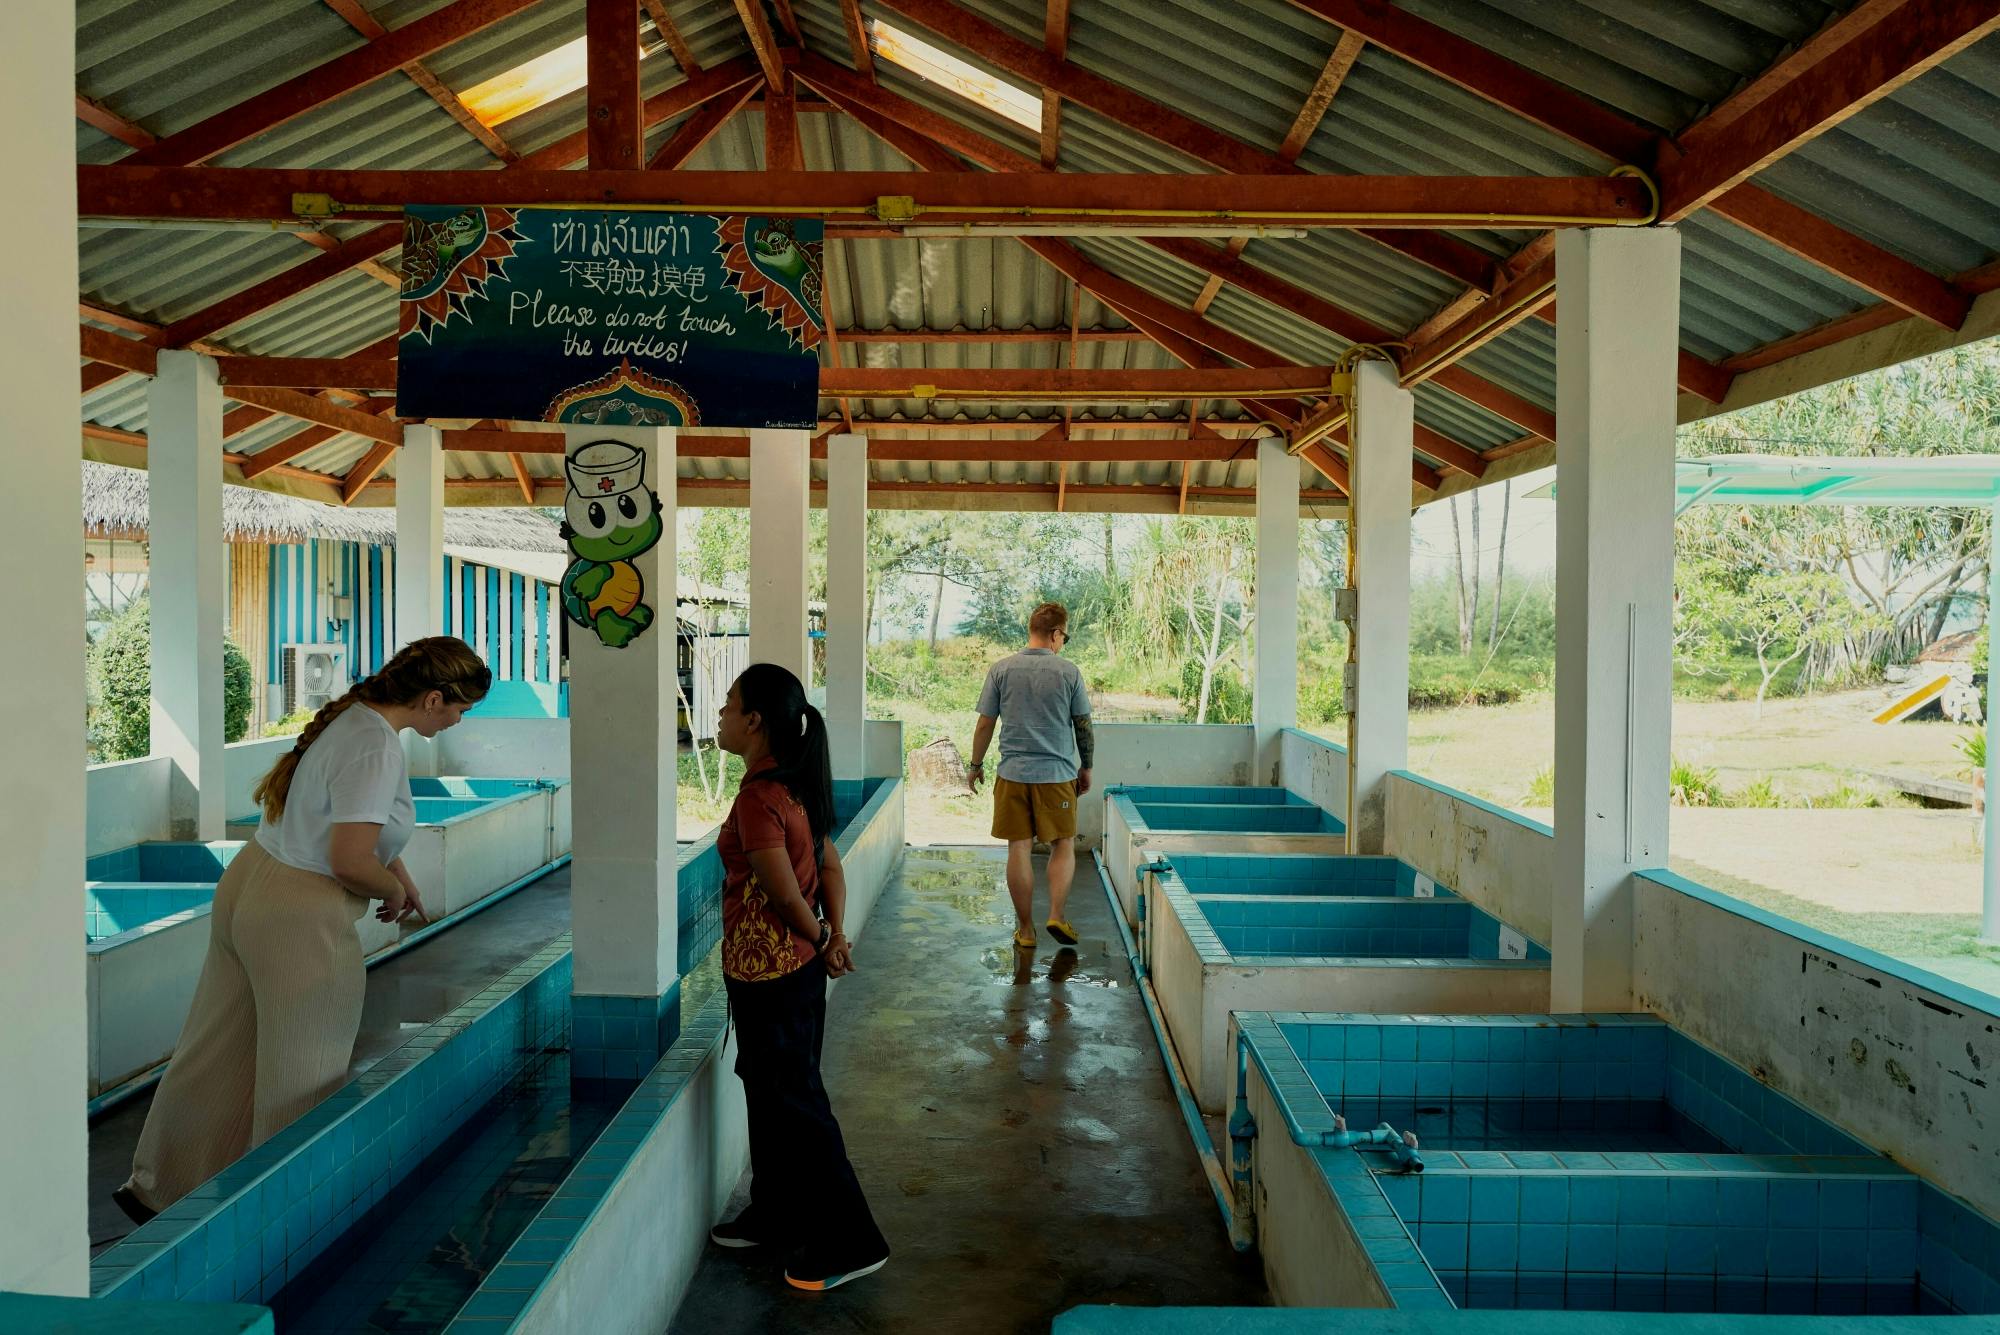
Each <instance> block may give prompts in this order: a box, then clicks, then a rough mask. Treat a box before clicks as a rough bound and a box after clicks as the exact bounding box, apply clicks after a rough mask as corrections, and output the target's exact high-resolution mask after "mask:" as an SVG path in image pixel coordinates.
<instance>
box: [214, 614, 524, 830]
mask: <svg viewBox="0 0 2000 1335" xmlns="http://www.w3.org/2000/svg"><path fill="white" fill-rule="evenodd" d="M484 669H485V664H484V663H483V662H481V660H480V658H479V655H477V654H475V653H473V652H472V646H470V645H468V644H467V643H466V642H465V641H464V640H461V639H458V638H457V637H455V636H451V635H433V636H430V637H428V638H426V639H421V640H412V641H410V643H408V644H406V645H404V646H403V647H402V648H401V649H399V650H397V651H396V654H395V656H394V657H392V658H390V660H389V661H388V662H386V663H384V664H383V665H382V666H381V667H380V668H379V669H377V670H376V671H375V672H374V673H372V674H370V675H369V676H366V677H363V678H362V679H361V680H360V681H358V682H356V683H354V685H352V686H350V687H349V688H348V689H347V693H346V694H344V695H342V696H341V697H340V698H339V699H337V700H329V701H327V702H326V703H325V704H324V705H321V706H320V709H319V712H318V713H316V714H314V715H313V717H312V722H310V723H308V724H307V725H306V727H305V731H304V732H301V733H300V734H299V740H298V741H297V742H296V743H294V744H293V746H292V749H291V750H289V751H287V752H285V754H284V755H282V756H279V757H278V763H277V764H275V765H273V766H271V770H270V772H269V773H268V774H266V775H265V776H264V777H263V778H262V779H259V780H258V781H257V786H256V787H255V788H253V789H252V790H251V792H250V795H251V797H253V798H255V799H256V801H257V804H258V805H259V806H260V807H262V808H263V811H264V819H265V820H266V821H272V822H275V821H280V820H283V819H284V816H285V799H286V798H287V797H289V796H290V795H291V791H292V775H293V774H294V773H295V772H296V771H297V770H298V767H299V760H300V758H301V757H303V756H304V755H305V753H306V752H307V751H308V750H310V749H311V747H312V744H313V743H314V742H316V741H318V740H319V735H320V734H321V733H323V732H325V731H326V729H327V726H328V725H329V724H331V723H332V722H333V721H334V720H335V719H337V718H339V717H340V716H341V715H342V714H345V713H346V712H347V711H348V710H349V709H351V708H353V707H354V706H355V705H356V704H359V703H366V704H376V705H400V704H409V703H411V702H412V701H415V700H420V699H422V698H423V697H424V696H425V695H426V694H427V693H429V692H431V691H442V692H443V693H444V694H445V695H446V696H448V697H449V698H450V699H451V700H452V701H453V702H454V703H456V704H476V703H478V702H479V700H481V699H482V698H484V697H485V695H486V689H485V688H484V687H480V686H478V685H477V683H476V681H474V680H473V678H474V677H475V675H476V674H478V673H480V672H483V671H484ZM488 680H489V681H490V677H489V678H488Z"/></svg>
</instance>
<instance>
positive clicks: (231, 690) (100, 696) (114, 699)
mask: <svg viewBox="0 0 2000 1335" xmlns="http://www.w3.org/2000/svg"><path fill="white" fill-rule="evenodd" d="M152 656H153V621H152V605H151V603H150V602H149V601H148V600H146V599H144V598H141V599H139V600H138V601H137V602H134V603H133V604H132V605H131V606H129V607H127V608H126V609H125V610H124V611H123V612H120V613H119V614H118V615H117V616H116V617H114V618H112V621H111V624H110V625H108V626H106V627H105V628H104V633H103V635H101V636H100V637H99V638H98V641H97V645H96V647H95V648H94V649H92V651H91V655H90V674H91V679H92V685H93V687H94V688H95V691H96V695H97V701H98V708H99V710H100V711H101V718H100V721H99V725H98V727H97V729H96V735H97V736H98V737H99V738H100V739H101V742H102V749H103V754H104V758H105V759H106V760H131V759H134V758H135V757H138V756H143V755H150V754H151V753H152V749H153V719H152V713H153V657H152ZM254 690H255V684H254V683H253V681H252V680H251V672H250V660H249V659H248V658H247V657H245V656H244V653H243V651H242V650H241V649H239V648H237V647H236V646H235V644H233V643H231V642H230V641H228V640H224V641H223V642H222V739H223V740H224V741H226V742H238V741H241V740H243V735H244V734H245V733H247V732H248V731H250V709H251V704H252V701H253V697H254Z"/></svg>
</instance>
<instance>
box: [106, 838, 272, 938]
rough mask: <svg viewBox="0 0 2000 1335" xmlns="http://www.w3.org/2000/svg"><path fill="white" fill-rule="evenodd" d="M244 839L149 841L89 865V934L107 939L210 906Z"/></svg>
mask: <svg viewBox="0 0 2000 1335" xmlns="http://www.w3.org/2000/svg"><path fill="white" fill-rule="evenodd" d="M242 847H243V845H242V844H241V843H240V842H218V843H167V842H161V843H148V844H135V845H133V846H132V847H130V848H121V849H119V850H117V851H116V852H113V853H101V854H99V855H97V856H95V857H92V858H90V859H89V860H88V861H87V862H86V864H85V875H86V876H87V877H88V878H89V879H87V880H86V881H85V882H84V885H83V898H84V937H85V939H86V940H89V941H102V940H104V939H105V938H107V937H112V936H116V935H118V934H119V933H121V932H129V931H132V930H133V929H134V928H138V927H144V926H146V925H147V924H148V923H154V922H158V921H159V920H160V919H162V918H168V917H172V916H173V915H174V914H176V913H185V912H187V911H188V910H189V909H197V908H201V907H203V906H205V905H207V904H208V903H209V902H210V901H211V900H213V899H214V898H215V883H216V882H217V881H218V880H220V879H221V878H222V872H223V869H224V868H226V867H227V866H228V865H229V862H230V859H232V858H234V857H235V856H236V852H237V850H238V849H240V848H242Z"/></svg>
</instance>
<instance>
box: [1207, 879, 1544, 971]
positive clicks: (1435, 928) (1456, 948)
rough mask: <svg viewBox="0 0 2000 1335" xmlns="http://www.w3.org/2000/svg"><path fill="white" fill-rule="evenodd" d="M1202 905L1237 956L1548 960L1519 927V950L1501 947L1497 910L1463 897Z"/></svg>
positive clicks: (1266, 899)
mask: <svg viewBox="0 0 2000 1335" xmlns="http://www.w3.org/2000/svg"><path fill="white" fill-rule="evenodd" d="M1193 898H1194V903H1195V905H1196V907H1197V908H1198V909H1199V910H1200V911H1201V914H1202V916H1203V917H1205V918H1206V919H1207V920H1208V924H1209V926H1210V927H1211V928H1213V929H1214V931H1215V935H1216V937H1217V938H1218V939H1219V940H1220V941H1221V942H1222V946H1223V948H1224V949H1225V950H1227V951H1228V952H1229V953H1230V955H1231V956H1233V957H1235V958H1238V959H1249V958H1258V957H1266V956H1286V957H1294V956H1305V957H1332V956H1347V957H1352V958H1398V959H1401V958H1423V959H1441V960H1499V959H1509V958H1511V959H1528V960H1544V961H1545V960H1547V959H1548V957H1549V954H1548V952H1547V951H1546V950H1543V949H1542V948H1541V947H1540V946H1538V945H1536V944H1534V943H1533V942H1531V941H1528V940H1527V939H1526V938H1525V937H1520V936H1519V935H1518V934H1516V935H1515V938H1514V939H1516V940H1518V941H1519V942H1520V943H1521V944H1520V947H1519V953H1511V954H1510V953H1505V952H1503V951H1502V949H1501V932H1502V931H1503V928H1502V927H1501V924H1500V922H1499V920H1498V919H1497V918H1494V917H1493V916H1492V915H1490V914H1488V913H1485V912H1483V911H1482V910H1480V909H1477V908H1475V907H1473V906H1472V905H1471V904H1468V903H1467V902H1466V901H1464V900H1462V899H1458V898H1456V897H1450V898H1445V899H1399V898H1394V897H1391V896H1375V897H1368V898H1336V897H1324V896H1320V897H1307V896H1300V895H1200V894H1197V895H1195V896H1194V897H1193Z"/></svg>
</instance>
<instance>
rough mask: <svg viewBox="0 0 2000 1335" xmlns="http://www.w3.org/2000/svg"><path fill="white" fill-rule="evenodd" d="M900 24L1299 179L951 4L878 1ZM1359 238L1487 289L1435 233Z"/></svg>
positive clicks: (1222, 160) (1206, 150) (1226, 162)
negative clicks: (912, 24) (1470, 278)
mask: <svg viewBox="0 0 2000 1335" xmlns="http://www.w3.org/2000/svg"><path fill="white" fill-rule="evenodd" d="M879 3H881V5H882V6H883V8H885V9H890V10H893V11H895V12H896V13H899V14H901V15H903V16H904V17H905V18H907V19H909V20H911V21H912V22H915V23H917V24H920V25H922V26H923V27H925V28H928V29H930V30H931V31H932V32H934V33H936V34H937V35H938V36H940V37H942V38H944V39H945V40H946V41H948V42H952V43H954V44H956V45H957V46H959V47H961V48H963V49H964V50H967V51H971V52H973V53H975V54H977V55H978V56H979V57H980V58H981V59H983V60H986V61H988V62H990V63H992V64H994V65H995V66H997V67H999V68H1000V69H1003V70H1006V71H1007V72H1008V73H1009V74H1012V75H1014V76H1015V77H1016V78H1020V79H1026V80H1028V81H1029V82H1031V83H1035V84H1037V85H1039V86H1041V87H1044V88H1052V89H1054V90H1055V91H1056V92H1057V93H1059V94H1060V95H1061V96H1063V97H1065V98H1067V99H1069V100H1070V101H1072V102H1079V103H1081V104H1083V105H1084V106H1087V107H1089V108H1090V109H1091V110H1092V111H1095V112H1097V113H1098V114H1099V115H1101V116H1105V117H1108V118H1109V119H1111V120H1114V121H1117V122H1118V123H1119V124H1121V125H1123V126H1124V127H1125V128H1127V129H1129V130H1132V131H1134V132H1136V133H1138V134H1142V135H1145V136H1146V137H1147V138H1149V139H1153V140H1156V141H1157V142H1159V143H1162V144H1165V145H1167V146H1168V147H1170V148H1174V149H1177V150H1179V151H1180V152H1183V153H1187V154H1189V155H1191V156H1193V157H1196V158H1199V159H1201V160H1202V161H1204V162H1207V163H1209V164H1210V165H1211V166H1215V167H1219V168H1221V169H1222V170H1223V171H1225V172H1230V173H1234V174H1237V175H1258V174H1274V173H1284V172H1298V173H1300V174H1301V175H1304V174H1306V173H1303V172H1301V169H1300V168H1299V167H1298V166H1297V165H1296V164H1294V163H1291V162H1287V161H1285V160H1284V159H1282V158H1280V157H1278V156H1277V155H1276V154H1272V153H1267V152H1265V151H1264V150H1263V149H1260V148H1256V147H1254V146H1252V145H1250V144H1246V143H1244V142H1243V141H1241V140H1239V139H1234V138H1231V137H1230V136H1229V135H1226V134H1223V133H1222V132H1221V131H1219V130H1216V129H1214V128H1212V127H1211V126H1209V125H1207V124H1204V123H1203V122H1201V121H1198V120H1195V119H1194V118H1193V117H1191V116H1186V115H1183V114H1182V113H1181V112H1179V111H1176V110H1175V109H1173V108H1172V107H1169V106H1166V105H1164V104H1162V103H1158V102H1154V101H1152V100H1151V99H1150V98H1147V97H1143V96H1141V95H1140V94H1138V93H1135V92H1133V91H1131V90H1130V89H1128V88H1125V87H1124V86H1122V85H1120V84H1117V83H1113V82H1112V81H1111V80H1109V79H1106V78H1103V77H1101V76H1099V75H1096V74H1092V73H1091V72H1089V71H1088V70H1085V69H1083V68H1082V67H1081V66H1078V65H1075V64H1072V63H1070V62H1069V61H1067V60H1059V59H1056V58H1055V57H1053V56H1051V55H1050V54H1049V53H1048V52H1047V51H1045V50H1043V49H1041V48H1039V47H1036V46H1033V45H1031V44H1029V43H1027V42H1024V41H1022V40H1021V39H1020V38H1018V37H1016V36H1014V35H1013V34H1012V33H1010V32H1008V31H1007V30H1006V29H1004V28H1002V27H1000V26H999V25H997V24H993V23H989V22H987V21H986V20H985V19H983V18H980V17H979V16H977V15H975V14H973V13H971V12H969V11H967V10H964V9H960V8H959V7H958V6H956V5H954V4H951V3H950V0H879ZM1358 230H1360V232H1361V234H1362V235H1363V236H1366V237H1368V238H1369V239H1370V240H1372V241H1377V242H1380V243H1381V244H1382V245H1385V246H1388V247H1389V248H1390V249H1392V250H1396V251H1398V252H1400V253H1402V254H1403V255H1405V256H1406V257H1408V258H1410V259H1413V260H1415V261H1417V263H1419V264H1423V265H1426V266H1428V267H1437V266H1439V265H1441V264H1443V265H1448V266H1450V267H1449V268H1448V269H1447V270H1444V271H1445V272H1449V273H1450V274H1451V275H1452V276H1453V277H1455V278H1459V279H1460V281H1465V277H1464V276H1465V275H1466V274H1468V273H1472V274H1477V275H1480V276H1481V279H1480V281H1479V282H1477V283H1476V284H1475V285H1476V286H1481V287H1490V286H1491V285H1492V262H1491V260H1490V259H1488V257H1487V256H1486V255H1485V254H1484V252H1482V251H1479V250H1478V249H1477V248H1475V247H1473V246H1470V245H1467V244H1466V243H1465V242H1462V241H1460V240H1458V239H1457V238H1456V237H1452V236H1449V235H1446V234H1445V233H1442V232H1437V231H1426V230H1419V229H1408V230H1406V229H1403V228H1370V227H1363V228H1360V229H1358Z"/></svg>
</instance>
